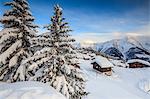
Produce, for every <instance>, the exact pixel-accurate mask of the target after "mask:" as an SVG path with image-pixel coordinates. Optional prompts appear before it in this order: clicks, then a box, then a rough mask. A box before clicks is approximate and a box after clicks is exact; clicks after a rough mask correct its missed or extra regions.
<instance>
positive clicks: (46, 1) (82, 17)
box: [0, 0, 150, 42]
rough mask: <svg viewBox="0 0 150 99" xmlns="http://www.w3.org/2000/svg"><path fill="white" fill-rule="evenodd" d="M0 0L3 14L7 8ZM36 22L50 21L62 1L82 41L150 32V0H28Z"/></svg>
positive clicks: (103, 39)
mask: <svg viewBox="0 0 150 99" xmlns="http://www.w3.org/2000/svg"><path fill="white" fill-rule="evenodd" d="M5 1H11V0H0V9H1V10H0V16H2V14H3V12H4V11H5V10H6V7H4V6H3V3H4V2H5ZM28 1H29V3H30V7H31V11H32V13H33V16H34V17H35V23H36V24H38V25H39V26H40V27H41V28H40V29H39V31H40V33H43V32H45V31H46V30H44V29H43V28H42V27H43V25H46V24H48V23H50V16H52V15H53V5H54V4H60V5H61V6H62V8H63V9H64V17H65V18H66V21H67V22H69V25H70V27H71V29H72V30H74V31H73V32H72V35H73V36H74V37H75V38H76V39H77V40H78V41H81V42H101V41H107V40H110V39H114V38H120V37H123V36H126V35H135V36H136V35H150V28H149V27H150V0H28Z"/></svg>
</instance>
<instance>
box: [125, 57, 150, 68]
mask: <svg viewBox="0 0 150 99" xmlns="http://www.w3.org/2000/svg"><path fill="white" fill-rule="evenodd" d="M127 64H129V68H143V67H150V63H149V62H147V61H144V60H141V59H131V60H128V61H127Z"/></svg>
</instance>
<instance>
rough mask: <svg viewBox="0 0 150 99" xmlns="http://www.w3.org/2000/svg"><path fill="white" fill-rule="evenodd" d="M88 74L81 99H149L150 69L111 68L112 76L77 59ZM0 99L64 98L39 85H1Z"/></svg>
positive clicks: (49, 88)
mask: <svg viewBox="0 0 150 99" xmlns="http://www.w3.org/2000/svg"><path fill="white" fill-rule="evenodd" d="M80 61H81V63H82V64H81V68H82V69H83V72H84V73H85V74H86V75H87V80H88V81H87V84H86V90H87V91H88V92H89V93H90V94H89V95H88V96H87V97H84V99H120V98H121V99H150V68H139V69H129V68H123V67H114V68H113V71H114V72H113V75H112V76H105V75H103V74H100V73H99V72H97V71H95V70H93V68H92V65H91V61H89V60H86V61H85V60H80ZM0 99H65V97H64V96H63V95H61V94H60V93H58V92H56V91H55V90H54V89H53V88H52V87H50V86H48V85H46V84H43V83H38V82H18V83H12V84H5V83H1V84H0Z"/></svg>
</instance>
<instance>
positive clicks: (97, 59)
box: [93, 56, 113, 68]
mask: <svg viewBox="0 0 150 99" xmlns="http://www.w3.org/2000/svg"><path fill="white" fill-rule="evenodd" d="M93 62H96V63H98V64H99V65H100V66H101V67H103V68H107V67H113V64H112V63H111V62H110V61H109V60H108V59H107V58H105V57H103V56H96V57H95V59H94V60H93Z"/></svg>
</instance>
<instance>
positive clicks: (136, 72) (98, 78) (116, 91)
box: [81, 61, 150, 99]
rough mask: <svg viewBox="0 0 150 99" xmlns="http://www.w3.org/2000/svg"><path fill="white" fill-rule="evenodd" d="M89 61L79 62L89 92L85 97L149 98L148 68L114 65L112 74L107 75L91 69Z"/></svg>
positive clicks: (91, 98)
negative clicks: (86, 79)
mask: <svg viewBox="0 0 150 99" xmlns="http://www.w3.org/2000/svg"><path fill="white" fill-rule="evenodd" d="M90 63H91V62H90V61H82V64H81V67H82V69H83V71H84V72H85V73H86V75H87V78H88V82H87V86H86V89H87V90H88V91H89V92H90V94H89V95H88V96H87V97H86V98H85V99H150V93H148V92H150V68H139V69H129V68H123V67H114V68H113V71H114V73H113V75H112V76H110V77H108V76H105V75H103V74H100V73H99V72H96V71H95V70H93V68H92V65H91V64H90Z"/></svg>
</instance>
